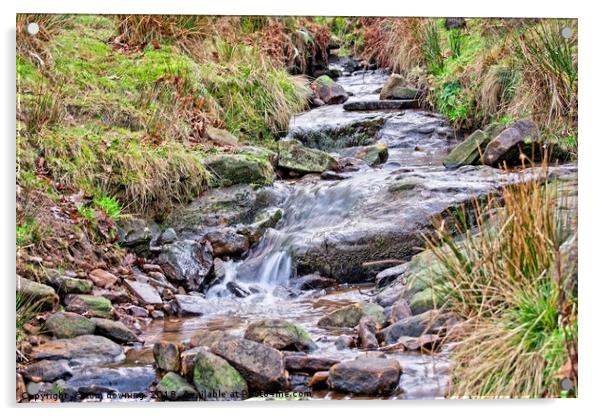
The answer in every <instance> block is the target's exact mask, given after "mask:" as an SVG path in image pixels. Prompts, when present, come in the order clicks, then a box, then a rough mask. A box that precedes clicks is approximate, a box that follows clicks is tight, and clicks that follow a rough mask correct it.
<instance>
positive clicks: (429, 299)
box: [409, 287, 437, 315]
mask: <svg viewBox="0 0 602 416" xmlns="http://www.w3.org/2000/svg"><path fill="white" fill-rule="evenodd" d="M409 303H410V309H411V310H412V313H413V314H414V315H418V314H421V313H423V312H426V311H428V310H431V309H435V308H436V307H437V302H436V301H435V293H434V292H433V289H432V288H430V287H427V288H426V289H424V290H422V291H420V292H417V293H415V294H414V295H413V296H412V297H411V298H410V302H409Z"/></svg>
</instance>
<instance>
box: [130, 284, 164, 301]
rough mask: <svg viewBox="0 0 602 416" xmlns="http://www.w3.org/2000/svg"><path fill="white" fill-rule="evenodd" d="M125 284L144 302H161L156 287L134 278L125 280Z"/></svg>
mask: <svg viewBox="0 0 602 416" xmlns="http://www.w3.org/2000/svg"><path fill="white" fill-rule="evenodd" d="M125 285H126V286H127V287H128V289H130V290H131V291H132V293H133V294H134V295H136V297H137V298H138V299H140V300H141V301H142V302H144V303H145V304H151V305H157V304H161V303H163V300H162V299H161V296H160V295H159V292H157V289H155V288H154V287H153V286H151V285H149V284H146V283H141V282H136V281H134V280H125Z"/></svg>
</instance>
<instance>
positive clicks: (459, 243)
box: [428, 182, 577, 397]
mask: <svg viewBox="0 0 602 416" xmlns="http://www.w3.org/2000/svg"><path fill="white" fill-rule="evenodd" d="M556 187H557V185H556V184H553V183H548V184H544V185H543V186H542V185H541V184H540V183H539V182H530V183H526V184H519V185H513V186H509V187H507V188H505V189H504V190H503V191H502V195H501V200H498V199H496V198H495V197H491V198H488V199H487V200H486V201H481V202H478V203H476V202H475V208H474V212H471V213H468V212H466V213H465V214H464V215H459V216H456V221H451V222H450V223H449V224H446V226H445V227H443V228H440V231H439V233H438V236H437V237H436V238H434V239H430V240H429V243H428V245H429V247H430V248H431V249H432V250H433V251H434V253H435V256H436V257H437V260H438V261H439V262H440V264H441V265H442V266H443V267H442V273H441V275H440V276H437V280H436V281H437V282H439V284H436V285H434V286H433V290H434V292H435V293H436V296H437V298H438V299H441V300H442V305H443V308H445V309H447V310H449V311H451V312H453V313H454V314H455V315H456V316H458V317H460V318H461V319H462V320H463V323H462V324H461V325H462V328H463V329H462V330H461V331H460V334H463V335H460V344H459V345H458V346H457V347H456V348H455V349H454V351H453V353H452V362H453V369H452V376H453V380H452V389H451V394H452V396H461V397H464V396H470V397H543V396H552V397H559V396H560V394H561V392H560V385H559V379H558V378H559V373H560V368H561V367H562V366H563V365H565V363H567V361H568V360H569V357H570V354H569V351H570V350H571V348H570V347H569V346H571V345H574V346H576V344H577V292H576V290H577V289H576V263H575V261H576V259H575V258H574V257H573V256H574V252H573V251H572V250H574V249H575V248H576V237H574V236H572V237H571V234H570V228H569V227H568V222H567V221H568V218H567V217H566V215H567V213H566V212H563V211H562V210H561V209H559V208H558V207H559V205H562V204H563V202H562V197H561V196H559V195H560V193H559V192H558V190H557V188H556ZM573 232H574V231H573ZM457 234H459V235H460V236H461V238H456V237H455V236H456V235H457ZM575 381H576V380H574V382H575ZM575 385H576V383H575Z"/></svg>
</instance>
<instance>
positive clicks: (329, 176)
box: [320, 170, 351, 181]
mask: <svg viewBox="0 0 602 416" xmlns="http://www.w3.org/2000/svg"><path fill="white" fill-rule="evenodd" d="M350 177H351V175H349V174H346V173H339V172H335V171H333V170H327V171H326V172H323V173H322V174H321V175H320V179H323V180H325V181H342V180H344V179H349V178H350Z"/></svg>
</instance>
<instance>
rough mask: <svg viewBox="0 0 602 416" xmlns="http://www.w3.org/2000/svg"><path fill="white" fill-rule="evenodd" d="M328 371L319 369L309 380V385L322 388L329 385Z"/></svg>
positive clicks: (313, 387)
mask: <svg viewBox="0 0 602 416" xmlns="http://www.w3.org/2000/svg"><path fill="white" fill-rule="evenodd" d="M328 375H329V373H328V371H317V372H316V373H314V375H313V376H312V377H311V380H309V387H311V388H312V389H320V388H326V387H328Z"/></svg>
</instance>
